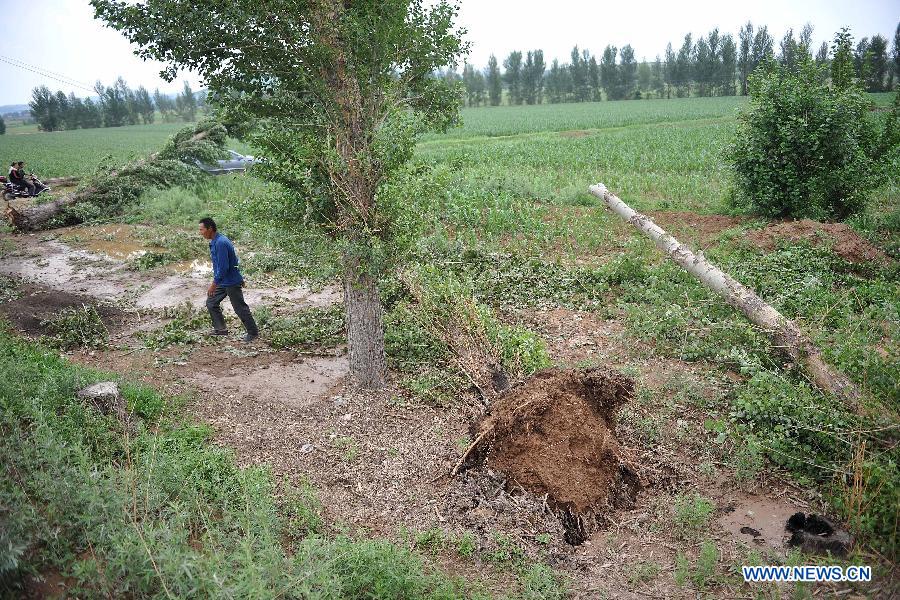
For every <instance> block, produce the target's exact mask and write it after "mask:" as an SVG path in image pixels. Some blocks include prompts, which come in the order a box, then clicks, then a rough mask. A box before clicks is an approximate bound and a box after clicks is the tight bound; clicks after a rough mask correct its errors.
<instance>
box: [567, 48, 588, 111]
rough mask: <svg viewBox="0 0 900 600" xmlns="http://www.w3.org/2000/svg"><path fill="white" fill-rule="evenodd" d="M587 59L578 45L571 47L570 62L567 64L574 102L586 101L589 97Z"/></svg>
mask: <svg viewBox="0 0 900 600" xmlns="http://www.w3.org/2000/svg"><path fill="white" fill-rule="evenodd" d="M588 59H589V57H588V56H587V55H586V54H584V53H582V52H581V51H580V50H578V46H575V47H574V48H572V64H571V65H570V66H569V72H570V73H571V74H572V91H573V92H574V93H575V101H576V102H587V101H588V100H590V99H591V84H590V80H589V76H590V73H589V69H590V67H589V65H588Z"/></svg>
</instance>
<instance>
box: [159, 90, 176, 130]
mask: <svg viewBox="0 0 900 600" xmlns="http://www.w3.org/2000/svg"><path fill="white" fill-rule="evenodd" d="M153 104H155V105H156V110H158V111H159V114H160V115H161V116H162V118H163V121H165V122H166V123H169V122H170V121H174V120H175V117H176V114H177V111H176V108H175V101H174V100H172V99H171V98H169V97H168V96H167V95H165V94H163V93H162V92H160V91H159V88H157V89H156V91H154V92H153Z"/></svg>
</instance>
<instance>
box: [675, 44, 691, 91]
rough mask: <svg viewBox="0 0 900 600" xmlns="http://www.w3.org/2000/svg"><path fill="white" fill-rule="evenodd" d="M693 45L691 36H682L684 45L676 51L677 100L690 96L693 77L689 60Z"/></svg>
mask: <svg viewBox="0 0 900 600" xmlns="http://www.w3.org/2000/svg"><path fill="white" fill-rule="evenodd" d="M693 48H694V44H693V41H692V38H691V34H690V33H689V34H687V35H685V36H684V43H683V44H681V48H680V49H679V50H678V57H677V58H676V59H675V89H676V94H677V95H678V97H679V98H684V97H686V96H690V95H691V80H692V78H693V77H694V63H693V61H692V60H691V57H692V56H693Z"/></svg>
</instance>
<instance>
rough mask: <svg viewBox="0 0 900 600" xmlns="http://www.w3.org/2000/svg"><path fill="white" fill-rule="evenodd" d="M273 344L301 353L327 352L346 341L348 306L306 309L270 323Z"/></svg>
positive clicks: (276, 318)
mask: <svg viewBox="0 0 900 600" xmlns="http://www.w3.org/2000/svg"><path fill="white" fill-rule="evenodd" d="M266 329H267V330H268V332H269V343H270V344H272V346H274V347H275V348H288V349H291V350H298V351H312V350H326V349H328V348H333V347H335V346H338V345H340V344H342V343H344V342H345V341H346V336H345V334H344V307H343V306H341V305H334V306H329V307H327V308H318V307H313V308H304V309H302V310H300V311H299V312H297V313H295V314H292V315H290V316H285V317H271V318H270V319H268V320H267V324H266Z"/></svg>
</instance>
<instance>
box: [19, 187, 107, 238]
mask: <svg viewBox="0 0 900 600" xmlns="http://www.w3.org/2000/svg"><path fill="white" fill-rule="evenodd" d="M92 191H93V190H85V191H83V192H79V193H75V194H68V195H66V196H63V197H62V198H60V199H59V200H53V201H52V202H45V203H44V204H36V205H35V206H29V207H27V208H23V209H21V210H18V209H15V208H13V206H12V205H11V204H7V205H6V214H5V215H4V216H5V217H6V220H7V221H9V224H10V225H11V226H13V227H14V228H16V229H18V230H19V231H34V230H35V229H40V227H41V226H42V225H44V224H45V223H46V222H47V221H49V220H50V219H52V218H53V217H55V216H56V215H58V214H59V213H61V212H62V211H63V209H65V208H67V207H69V206H72V205H73V204H75V203H76V202H78V201H80V200H83V199H85V198H86V197H88V196H90V194H91V192H92Z"/></svg>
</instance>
